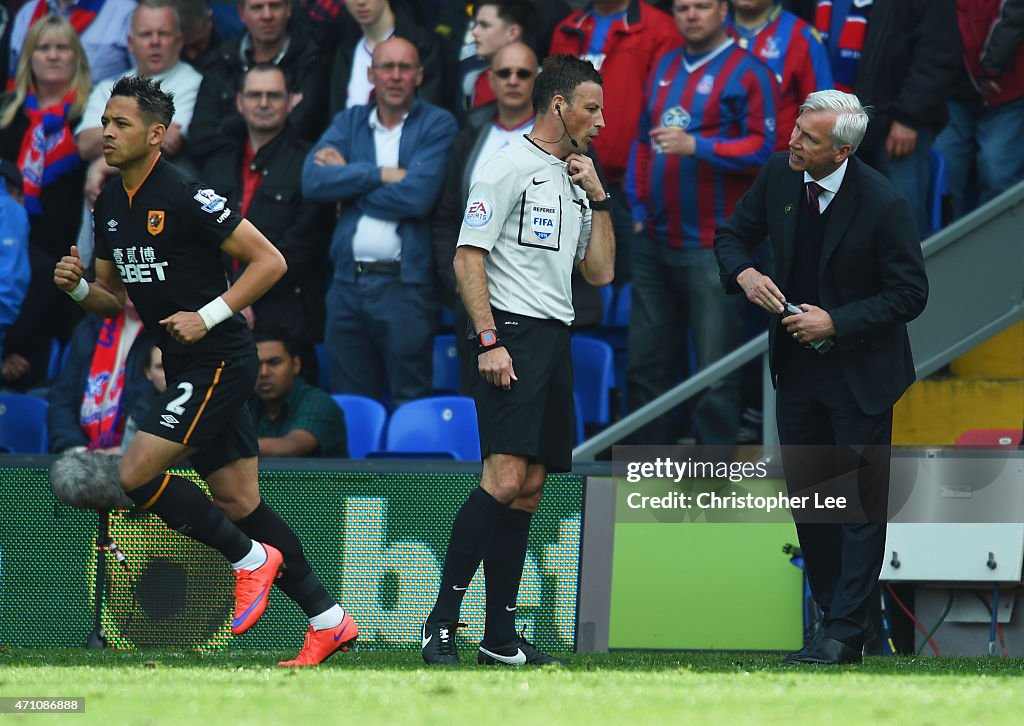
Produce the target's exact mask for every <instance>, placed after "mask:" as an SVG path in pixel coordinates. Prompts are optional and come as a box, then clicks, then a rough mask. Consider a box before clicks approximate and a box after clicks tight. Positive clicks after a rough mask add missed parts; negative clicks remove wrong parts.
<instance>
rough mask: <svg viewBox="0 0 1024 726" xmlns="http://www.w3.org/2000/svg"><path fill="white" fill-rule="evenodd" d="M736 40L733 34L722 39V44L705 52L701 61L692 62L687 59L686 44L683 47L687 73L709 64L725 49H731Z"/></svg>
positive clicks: (684, 64)
mask: <svg viewBox="0 0 1024 726" xmlns="http://www.w3.org/2000/svg"><path fill="white" fill-rule="evenodd" d="M735 42H736V41H735V40H733V38H732V36H731V35H730V36H729V37H728V38H726V39H725V40H723V41H722V44H721V45H720V46H718V47H717V48H715V49H714V50H709V51H708V52H707V53H705V54H703V55H702V57H701V59H700V60H699V61H697V62H696V63H690V62H689V61H688V60H686V47H685V46H684V47H683V68H685V69H686V72H687V73H693V72H694V71H695V70H697V69H698V68H700V67H701V66H703V65H707V64H708V63H710V62H711V60H712V59H713V58H715V57H717V56H718V55H719V54H720V53H722V52H723V51H725V50H727V49H729V48H730V47H731V46H732V45H733V44H734V43H735Z"/></svg>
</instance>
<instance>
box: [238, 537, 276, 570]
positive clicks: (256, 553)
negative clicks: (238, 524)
mask: <svg viewBox="0 0 1024 726" xmlns="http://www.w3.org/2000/svg"><path fill="white" fill-rule="evenodd" d="M266 561H267V551H266V550H265V549H263V545H261V544H260V543H259V542H257V541H256V540H253V541H252V549H251V550H249V554H247V555H246V556H245V557H243V558H242V559H240V560H239V561H238V562H232V563H231V566H232V567H233V568H235V569H236V570H257V569H259V568H260V567H261V566H262V565H263V563H264V562H266Z"/></svg>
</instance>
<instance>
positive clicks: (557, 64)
mask: <svg viewBox="0 0 1024 726" xmlns="http://www.w3.org/2000/svg"><path fill="white" fill-rule="evenodd" d="M587 81H591V82H593V83H596V84H597V85H599V86H600V85H603V83H602V81H601V74H600V73H598V72H597V70H596V69H595V68H594V66H593V64H591V62H590V61H586V60H581V59H579V58H577V57H576V56H574V55H566V54H563V55H553V56H549V57H548V58H545V59H544V63H543V64H542V65H541V72H540V75H538V76H537V81H536V82H535V83H534V85H533V110H534V112H535V113H537V114H544V113H547V110H548V106H550V105H551V99H553V98H554V97H555V96H562V97H563V98H565V102H566V103H567V104H568V105H569V106H572V104H573V101H574V100H575V98H576V87H577V86H579V85H580V84H581V83H586V82H587Z"/></svg>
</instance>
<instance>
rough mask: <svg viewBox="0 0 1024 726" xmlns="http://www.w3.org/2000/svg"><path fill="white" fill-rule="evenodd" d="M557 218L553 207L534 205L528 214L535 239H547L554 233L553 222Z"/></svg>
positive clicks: (556, 211)
mask: <svg viewBox="0 0 1024 726" xmlns="http://www.w3.org/2000/svg"><path fill="white" fill-rule="evenodd" d="M557 218H558V210H557V209H556V208H555V207H542V206H540V205H539V204H534V205H533V209H532V210H531V212H530V225H531V226H532V227H533V233H534V234H535V235H537V239H541V240H544V239H547V238H548V237H550V236H551V235H552V234H553V233H554V231H555V220H556V219H557Z"/></svg>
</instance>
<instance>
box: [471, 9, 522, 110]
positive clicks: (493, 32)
mask: <svg viewBox="0 0 1024 726" xmlns="http://www.w3.org/2000/svg"><path fill="white" fill-rule="evenodd" d="M535 13H536V10H535V9H534V7H533V5H532V4H531V3H530V2H528V1H527V0H489V1H487V2H482V3H477V5H476V15H475V18H474V22H473V28H472V30H471V31H470V32H471V33H472V36H473V42H474V43H475V45H476V48H475V53H474V55H471V56H469V57H467V58H464V59H462V60H461V61H460V62H459V72H458V79H459V80H458V84H457V87H456V89H455V90H456V109H457V111H458V114H459V116H460V117H464V115H465V114H466V113H467V112H468V111H470V110H471V109H474V108H479V107H480V106H483V105H485V104H488V103H491V102H492V101H494V100H496V97H497V96H496V93H495V91H494V87H493V85H492V83H491V78H490V76H489V75H488V73H487V71H488V69H489V68H490V67H491V64H492V63H493V61H494V58H495V57H496V56H497V54H498V51H499V50H501V49H502V48H504V47H506V46H507V45H509V44H510V43H520V42H527V39H528V38H530V37H531V34H532V33H533V17H534V15H535ZM506 70H507V69H506ZM523 80H525V79H523Z"/></svg>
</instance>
